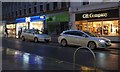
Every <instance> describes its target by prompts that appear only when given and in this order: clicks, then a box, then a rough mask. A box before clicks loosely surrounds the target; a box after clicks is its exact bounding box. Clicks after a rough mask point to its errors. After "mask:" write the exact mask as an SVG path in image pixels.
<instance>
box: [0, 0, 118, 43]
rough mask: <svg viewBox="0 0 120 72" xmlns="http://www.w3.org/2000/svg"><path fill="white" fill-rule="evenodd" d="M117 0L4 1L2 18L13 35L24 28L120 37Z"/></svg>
mask: <svg viewBox="0 0 120 72" xmlns="http://www.w3.org/2000/svg"><path fill="white" fill-rule="evenodd" d="M112 1H113V0H99V2H93V1H92V0H85V2H84V1H83V0H80V2H3V4H2V6H3V7H2V15H3V16H2V18H3V21H4V24H5V26H6V27H7V28H8V31H9V36H10V35H14V36H16V35H17V34H18V31H19V29H20V28H23V29H25V28H30V29H31V28H37V29H39V30H42V29H44V30H48V34H60V33H61V32H62V31H64V30H68V29H76V30H83V31H84V30H88V31H90V32H93V33H96V34H99V35H101V36H105V37H108V38H109V39H111V40H112V41H114V40H115V41H116V40H118V41H120V3H119V2H112Z"/></svg>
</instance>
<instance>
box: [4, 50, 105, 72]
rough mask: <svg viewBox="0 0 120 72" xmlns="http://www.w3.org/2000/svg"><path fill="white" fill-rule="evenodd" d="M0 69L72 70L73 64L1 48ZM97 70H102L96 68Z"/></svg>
mask: <svg viewBox="0 0 120 72" xmlns="http://www.w3.org/2000/svg"><path fill="white" fill-rule="evenodd" d="M2 52H3V58H2V60H3V65H2V70H73V68H72V67H73V64H71V63H68V62H64V61H60V60H57V59H53V58H48V57H41V56H38V55H35V54H30V53H26V52H22V51H18V50H14V49H9V48H4V49H3V51H2ZM75 67H76V70H79V71H84V70H88V71H89V70H94V68H91V67H86V66H80V65H76V66H75ZM96 70H97V71H99V72H103V71H102V70H99V69H96Z"/></svg>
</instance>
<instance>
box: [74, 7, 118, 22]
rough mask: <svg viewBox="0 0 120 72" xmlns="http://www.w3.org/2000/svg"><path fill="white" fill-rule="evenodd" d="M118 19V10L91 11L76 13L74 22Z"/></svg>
mask: <svg viewBox="0 0 120 72" xmlns="http://www.w3.org/2000/svg"><path fill="white" fill-rule="evenodd" d="M105 18H119V9H111V10H100V11H91V12H86V13H76V14H75V20H76V21H79V20H90V19H105Z"/></svg>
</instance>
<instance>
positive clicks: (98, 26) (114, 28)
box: [76, 20, 119, 36]
mask: <svg viewBox="0 0 120 72" xmlns="http://www.w3.org/2000/svg"><path fill="white" fill-rule="evenodd" d="M80 22H81V23H80ZM80 22H76V23H77V24H76V27H77V29H78V30H83V31H84V30H87V31H90V32H92V33H96V34H98V35H104V36H116V35H119V30H118V20H110V21H93V22H85V21H80Z"/></svg>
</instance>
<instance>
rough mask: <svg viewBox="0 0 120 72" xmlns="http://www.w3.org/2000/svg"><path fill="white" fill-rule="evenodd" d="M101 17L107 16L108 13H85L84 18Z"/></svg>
mask: <svg viewBox="0 0 120 72" xmlns="http://www.w3.org/2000/svg"><path fill="white" fill-rule="evenodd" d="M101 17H107V13H99V14H93V13H89V14H83V15H82V18H101Z"/></svg>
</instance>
